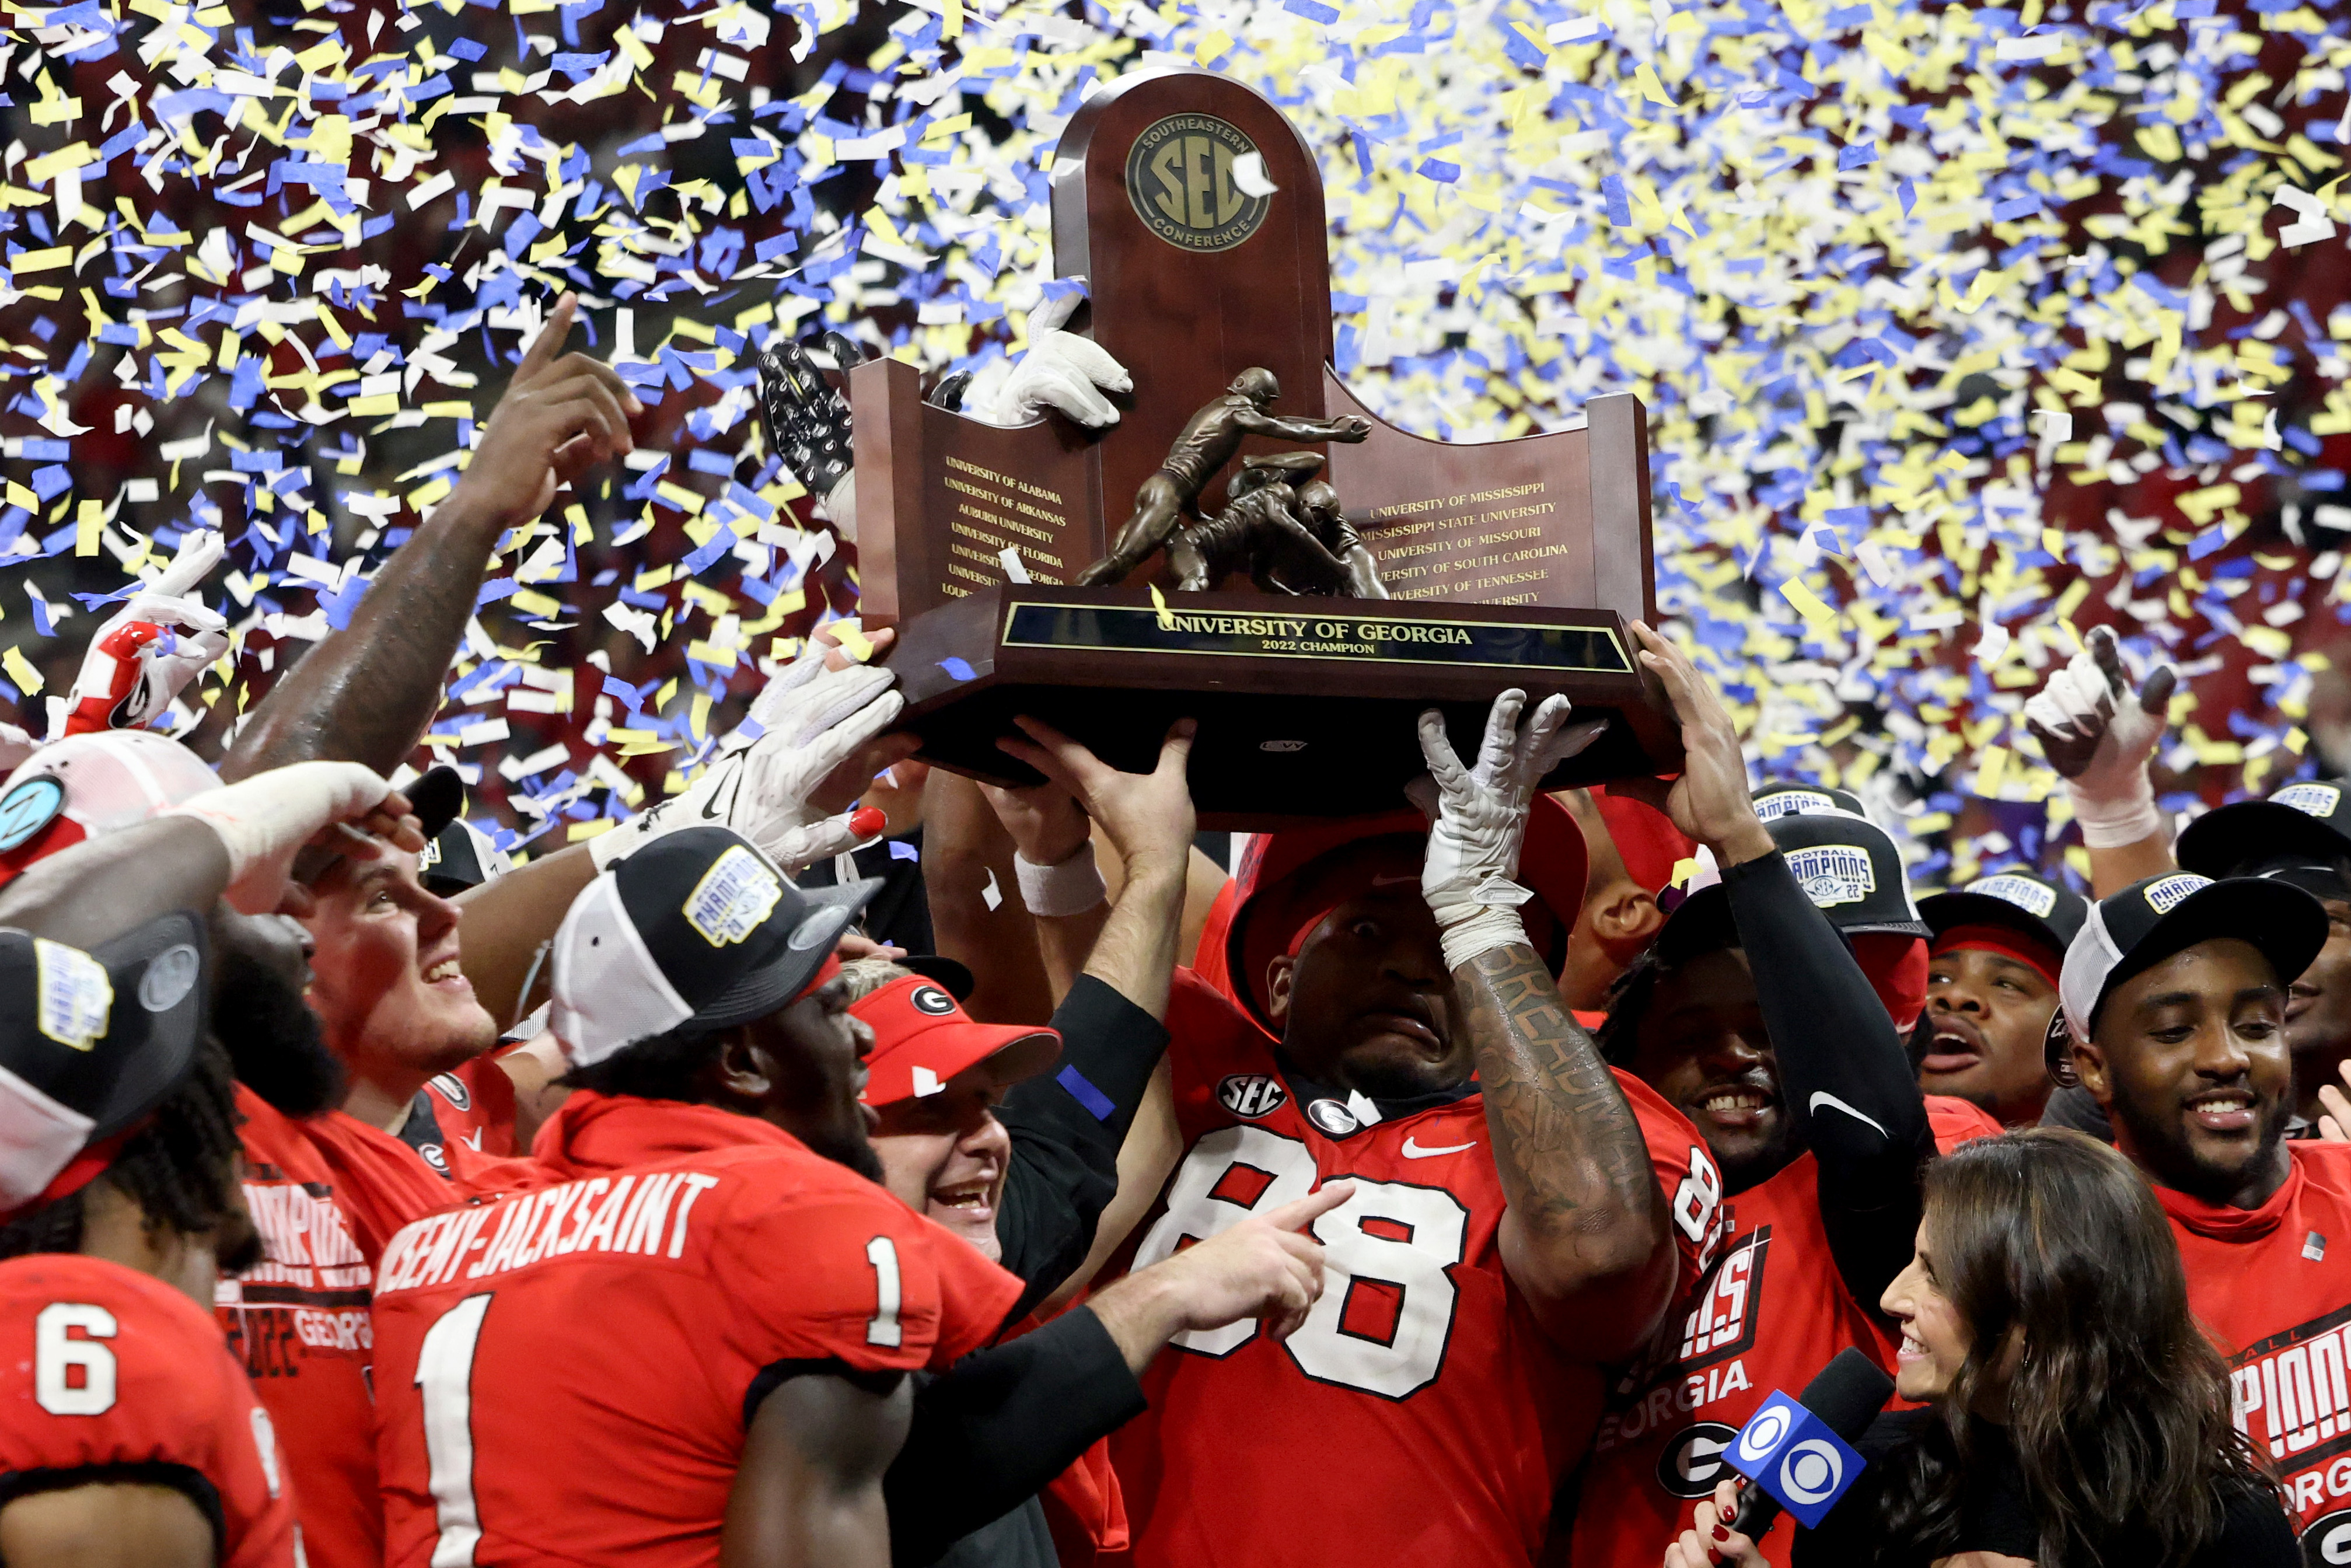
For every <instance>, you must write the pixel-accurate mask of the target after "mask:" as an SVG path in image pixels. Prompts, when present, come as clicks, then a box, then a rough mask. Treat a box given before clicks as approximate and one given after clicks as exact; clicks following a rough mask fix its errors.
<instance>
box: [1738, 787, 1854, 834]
mask: <svg viewBox="0 0 2351 1568" xmlns="http://www.w3.org/2000/svg"><path fill="white" fill-rule="evenodd" d="M1753 800H1754V801H1755V814H1756V815H1757V816H1759V817H1761V818H1762V819H1763V821H1764V822H1765V823H1766V824H1769V823H1771V822H1775V821H1779V820H1780V819H1781V818H1782V817H1810V816H1816V815H1818V814H1820V813H1822V812H1827V811H1843V812H1845V813H1847V814H1848V815H1851V816H1855V817H1866V816H1868V815H1869V813H1868V812H1867V811H1865V810H1862V806H1861V797H1860V796H1858V795H1856V794H1855V793H1854V792H1853V791H1852V790H1850V789H1829V788H1828V787H1827V786H1825V785H1822V784H1766V785H1764V786H1763V788H1761V789H1758V790H1756V791H1755V794H1754V796H1753Z"/></svg>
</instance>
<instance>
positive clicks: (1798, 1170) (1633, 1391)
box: [1568, 1154, 1890, 1568]
mask: <svg viewBox="0 0 2351 1568" xmlns="http://www.w3.org/2000/svg"><path fill="white" fill-rule="evenodd" d="M1722 1212H1723V1216H1724V1218H1725V1220H1726V1223H1727V1224H1728V1225H1729V1233H1730V1240H1729V1242H1728V1243H1727V1244H1726V1245H1725V1246H1724V1248H1723V1249H1722V1256H1721V1260H1720V1261H1719V1262H1718V1263H1716V1264H1715V1266H1714V1271H1713V1272H1712V1273H1711V1274H1709V1275H1708V1276H1707V1278H1706V1281H1705V1282H1704V1283H1703V1284H1701V1285H1700V1286H1699V1288H1698V1296H1697V1299H1696V1301H1695V1303H1694V1304H1693V1305H1692V1306H1691V1308H1690V1310H1689V1314H1688V1316H1687V1319H1686V1320H1685V1321H1684V1322H1683V1323H1682V1326H1681V1333H1679V1334H1678V1335H1677V1336H1676V1337H1675V1338H1674V1339H1673V1340H1671V1341H1670V1342H1669V1343H1668V1344H1667V1347H1666V1354H1667V1356H1668V1357H1669V1358H1670V1359H1669V1360H1668V1361H1667V1364H1665V1365H1664V1366H1663V1368H1662V1369H1659V1368H1657V1367H1656V1366H1655V1365H1652V1366H1650V1367H1649V1368H1648V1369H1647V1370H1646V1372H1635V1373H1634V1374H1631V1375H1627V1376H1626V1377H1625V1378H1624V1379H1623V1380H1622V1381H1621V1382H1620V1383H1619V1384H1618V1385H1616V1387H1615V1388H1614V1390H1613V1391H1612V1392H1611V1394H1610V1396H1609V1401H1608V1404H1609V1409H1608V1413H1607V1414H1606V1415H1605V1416H1603V1417H1602V1418H1601V1422H1600V1434H1599V1437H1597V1438H1596V1439H1595V1440H1594V1441H1593V1448H1592V1463H1591V1466H1590V1467H1589V1468H1588V1469H1586V1470H1585V1472H1584V1477H1583V1502H1582V1504H1581V1506H1580V1507H1579V1508H1578V1510H1577V1512H1576V1519H1575V1529H1574V1536H1573V1542H1574V1544H1573V1549H1572V1550H1571V1551H1570V1552H1569V1554H1568V1555H1569V1560H1570V1561H1571V1562H1573V1563H1575V1564H1576V1568H1589V1565H1590V1564H1593V1563H1605V1564H1611V1565H1614V1568H1632V1565H1633V1564H1635V1563H1638V1564H1640V1565H1641V1568H1656V1563H1657V1562H1658V1560H1659V1559H1660V1558H1662V1557H1663V1556H1664V1555H1665V1550H1666V1544H1667V1542H1670V1541H1671V1540H1673V1538H1674V1536H1675V1535H1676V1534H1677V1532H1678V1531H1683V1530H1686V1529H1687V1528H1688V1526H1689V1512H1690V1508H1691V1505H1692V1502H1693V1501H1694V1500H1696V1499H1698V1498H1704V1497H1710V1496H1712V1495H1713V1493H1714V1487H1715V1483H1716V1482H1717V1481H1719V1480H1721V1479H1725V1478H1726V1477H1727V1476H1729V1474H1730V1472H1729V1469H1727V1468H1726V1467H1725V1466H1724V1464H1723V1462H1722V1450H1723V1448H1724V1447H1725V1446H1727V1445H1728V1444H1729V1441H1730V1440H1731V1438H1732V1437H1736V1436H1737V1435H1738V1433H1739V1428H1740V1427H1742V1426H1745V1425H1746V1423H1747V1418H1748V1417H1749V1416H1752V1415H1753V1414H1755V1409H1756V1406H1760V1405H1761V1404H1762V1403H1763V1400H1764V1398H1765V1397H1766V1396H1768V1395H1770V1394H1771V1391H1772V1390H1773V1389H1775V1388H1776V1389H1779V1390H1781V1391H1782V1393H1785V1394H1787V1395H1789V1396H1797V1395H1800V1394H1802V1392H1803V1388H1804V1385H1805V1384H1807V1383H1809V1382H1811V1381H1812V1379H1813V1374H1814V1373H1817V1372H1818V1371H1820V1369H1821V1368H1822V1367H1823V1366H1825V1365H1826V1364H1828V1363H1829V1361H1830V1359H1831V1358H1832V1357H1834V1355H1835V1354H1837V1352H1839V1351H1841V1350H1843V1349H1844V1348H1845V1347H1846V1346H1847V1345H1859V1346H1861V1348H1862V1349H1864V1350H1865V1351H1867V1352H1868V1353H1869V1354H1870V1355H1871V1356H1872V1357H1873V1358H1874V1359H1876V1361H1878V1362H1879V1363H1880V1364H1887V1365H1889V1369H1890V1364H1889V1363H1888V1361H1887V1352H1886V1342H1885V1337H1884V1335H1883V1333H1881V1331H1880V1330H1879V1328H1878V1326H1877V1321H1876V1317H1875V1316H1874V1315H1873V1314H1871V1313H1869V1312H1864V1311H1863V1310H1862V1308H1861V1306H1860V1304H1859V1303H1858V1302H1856V1301H1854V1299H1853V1295H1852V1292H1851V1291H1847V1290H1846V1289H1845V1288H1844V1280H1843V1279H1842V1278H1841V1277H1840V1276H1839V1275H1838V1273H1837V1270H1836V1264H1835V1262H1834V1260H1832V1258H1831V1256H1830V1253H1829V1241H1828V1232H1827V1229H1826V1228H1825V1227H1824V1226H1823V1224H1822V1223H1821V1204H1820V1166H1819V1164H1818V1163H1817V1162H1816V1161H1814V1159H1813V1156H1812V1155H1809V1154H1807V1155H1801V1156H1799V1157H1798V1158H1797V1159H1796V1161H1795V1163H1794V1164H1792V1165H1791V1166H1788V1167H1787V1168H1786V1169H1784V1170H1782V1171H1781V1172H1780V1173H1779V1174H1778V1175H1776V1176H1772V1177H1771V1179H1770V1180H1768V1181H1765V1182H1763V1183H1761V1185H1759V1186H1752V1187H1750V1188H1748V1189H1747V1190H1746V1191H1745V1192H1742V1193H1739V1194H1737V1195H1735V1196H1733V1197H1727V1198H1725V1199H1723V1200H1722ZM1791 1529H1792V1526H1791V1525H1790V1524H1789V1523H1788V1522H1787V1521H1785V1520H1784V1519H1783V1520H1782V1521H1781V1522H1780V1523H1779V1524H1778V1525H1775V1526H1774V1527H1773V1528H1772V1531H1771V1532H1770V1533H1769V1534H1767V1535H1766V1536H1765V1537H1764V1540H1763V1542H1762V1543H1761V1544H1762V1546H1763V1555H1764V1556H1765V1557H1767V1558H1770V1559H1771V1561H1772V1562H1774V1563H1785V1562H1786V1561H1787V1560H1788V1541H1789V1536H1790V1531H1791Z"/></svg>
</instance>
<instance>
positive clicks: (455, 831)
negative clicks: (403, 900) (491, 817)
mask: <svg viewBox="0 0 2351 1568" xmlns="http://www.w3.org/2000/svg"><path fill="white" fill-rule="evenodd" d="M513 869H514V860H513V858H512V857H511V856H509V855H508V854H507V852H506V851H504V850H502V849H500V848H498V847H497V845H496V844H494V843H492V842H491V841H490V836H489V835H488V834H487V833H485V832H484V831H482V830H481V829H479V828H477V827H475V826H474V824H473V823H471V822H469V821H465V819H464V818H463V817H460V818H458V819H457V820H456V821H454V822H451V823H450V824H449V825H448V826H447V827H445V828H443V829H442V830H441V831H439V832H437V833H435V834H434V835H433V836H432V837H431V838H429V839H427V840H425V841H424V852H423V854H421V855H419V856H417V857H416V880H417V881H419V882H421V883H423V884H424V891H425V892H427V893H431V894H438V895H439V896H441V897H443V898H454V897H455V896H456V895H457V894H461V893H463V892H465V890H466V889H467V888H469V887H479V886H481V885H482V884H483V883H486V882H496V881H497V880H498V878H500V877H502V876H504V875H506V874H507V873H508V872H510V871H512V870H513Z"/></svg>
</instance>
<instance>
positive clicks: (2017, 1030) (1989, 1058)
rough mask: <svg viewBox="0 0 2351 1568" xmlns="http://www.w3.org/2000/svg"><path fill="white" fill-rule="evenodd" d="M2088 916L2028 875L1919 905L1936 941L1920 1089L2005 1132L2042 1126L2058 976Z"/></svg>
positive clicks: (2081, 904) (1980, 883)
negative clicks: (1984, 1115)
mask: <svg viewBox="0 0 2351 1568" xmlns="http://www.w3.org/2000/svg"><path fill="white" fill-rule="evenodd" d="M2089 911H2090V906H2089V903H2088V901H2087V900H2085V899H2084V898H2083V897H2082V895H2081V894H2078V893H2075V892H2074V891H2073V890H2072V889H2071V888H2067V887H2061V886H2059V885H2058V884H2057V883H2053V882H2051V881H2049V880H2048V879H2047V878H2045V877H2039V876H2035V875H2033V874H2032V873H2030V872H2025V871H2005V872H2001V873H1998V874H1997V875H1994V876H1987V877H1980V878H1978V879H1977V880H1976V881H1974V882H1971V883H1968V885H1967V886H1966V887H1964V888H1960V889H1958V890H1956V891H1954V892H1950V893H1938V894H1935V895H1934V896H1932V897H1930V898H1924V899H1921V900H1919V902H1918V913H1919V915H1920V916H1921V917H1922V918H1924V919H1925V920H1926V922H1927V925H1928V930H1930V931H1932V932H1933V933H1934V936H1933V942H1932V946H1931V947H1930V948H1929V950H1928V966H1927V1022H1928V1026H1929V1029H1930V1033H1929V1037H1928V1043H1927V1049H1926V1051H1925V1052H1924V1054H1923V1055H1922V1056H1921V1058H1920V1060H1919V1062H1918V1086H1919V1087H1920V1088H1921V1089H1923V1090H1925V1091H1926V1092H1928V1094H1930V1095H1936V1094H1945V1095H1950V1096H1952V1097H1954V1098H1957V1099H1960V1100H1965V1101H1967V1102H1969V1103H1970V1104H1973V1105H1976V1106H1979V1107H1980V1108H1981V1109H1983V1110H1984V1111H1986V1112H1988V1113H1991V1115H1992V1116H1993V1117H1995V1118H1997V1119H1998V1120H1999V1122H2000V1123H2001V1125H2003V1126H2009V1127H2030V1126H2032V1125H2034V1124H2037V1123H2039V1122H2040V1120H2041V1112H2042V1108H2043V1106H2044V1105H2046V1104H2047V1103H2049V1092H2050V1090H2051V1089H2053V1087H2055V1085H2054V1084H2053V1082H2051V1080H2050V1077H2049V1065H2048V1041H2049V1020H2050V1019H2051V1018H2052V1017H2053V1016H2054V1015H2055V1013H2056V1011H2057V976H2058V971H2059V969H2060V968H2061V967H2063V966H2064V962H2065V947H2066V944H2068V943H2070V942H2071V941H2073V939H2074V933H2075V932H2077V931H2079V930H2081V929H2082V922H2083V920H2084V919H2085V917H2086V916H2087V915H2088V914H2089Z"/></svg>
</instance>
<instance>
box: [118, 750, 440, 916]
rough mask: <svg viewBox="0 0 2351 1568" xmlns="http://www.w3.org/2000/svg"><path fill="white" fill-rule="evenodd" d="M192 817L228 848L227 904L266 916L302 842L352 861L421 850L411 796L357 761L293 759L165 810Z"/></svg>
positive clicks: (282, 889) (421, 837) (277, 901)
mask: <svg viewBox="0 0 2351 1568" xmlns="http://www.w3.org/2000/svg"><path fill="white" fill-rule="evenodd" d="M163 814H164V815H165V816H172V817H194V818H196V819H198V820H199V821H203V822H204V823H206V824H207V825H209V826H210V827H211V828H212V830H213V831H214V832H215V833H217V834H219V835H220V839H221V842H222V843H223V844H224V845H225V846H226V847H227V849H228V855H229V885H228V901H229V903H230V904H234V905H235V907H236V908H237V909H238V910H239V911H240V912H241V913H243V914H246V915H267V914H269V913H271V912H272V911H274V910H276V909H277V907H278V905H279V904H280V903H281V902H282V901H283V899H284V897H285V894H286V883H287V878H288V877H289V876H290V875H291V873H292V870H293V865H294V857H295V855H296V854H297V853H298V852H300V851H301V850H302V849H303V848H304V847H305V846H306V845H309V846H314V847H317V848H319V849H325V850H330V851H332V852H335V853H337V854H340V855H345V856H348V857H349V858H350V859H353V860H373V859H374V858H376V857H377V856H378V855H381V854H384V853H387V852H390V851H392V850H403V851H406V852H409V853H411V854H414V853H417V852H420V851H422V850H423V848H424V832H423V828H422V827H421V826H420V825H419V824H418V822H417V821H416V817H415V815H414V813H413V811H411V810H410V809H409V804H408V798H407V797H406V796H404V795H402V794H401V793H400V792H399V791H398V790H395V789H392V786H391V785H389V784H387V783H385V782H384V781H383V779H382V778H381V775H379V774H377V773H376V772H374V771H373V770H372V769H371V768H364V767H361V766H360V764H359V763H356V762H295V763H289V764H287V766H286V767H283V768H270V769H269V770H268V771H266V772H264V773H256V774H255V775H253V777H251V778H249V779H242V780H240V781H238V782H237V783H235V784H224V785H222V786H221V787H220V788H219V789H207V790H205V791H204V793H203V794H201V795H196V796H193V797H192V798H191V799H189V800H186V801H183V803H181V804H180V805H178V806H175V807H173V808H172V810H169V811H167V812H165V813H163Z"/></svg>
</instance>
